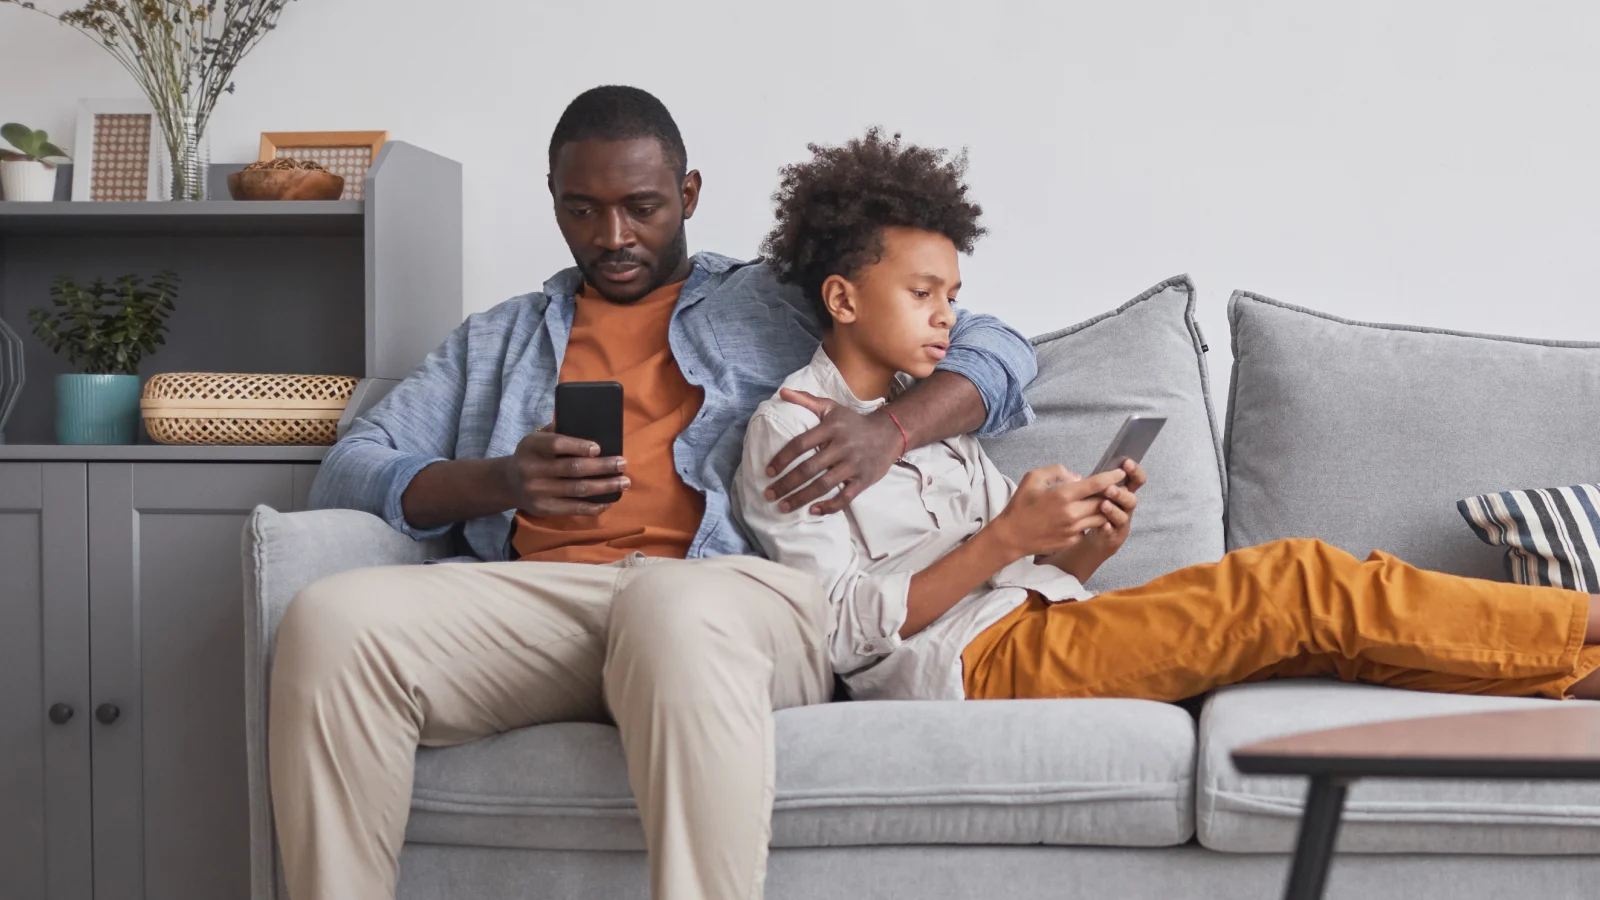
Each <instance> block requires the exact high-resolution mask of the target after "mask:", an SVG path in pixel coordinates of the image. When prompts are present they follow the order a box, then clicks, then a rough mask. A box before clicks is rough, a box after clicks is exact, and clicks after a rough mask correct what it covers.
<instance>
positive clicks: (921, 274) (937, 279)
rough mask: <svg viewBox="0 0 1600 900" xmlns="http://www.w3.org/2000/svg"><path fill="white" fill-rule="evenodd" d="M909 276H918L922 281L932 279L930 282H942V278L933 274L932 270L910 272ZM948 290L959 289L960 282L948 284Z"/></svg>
mask: <svg viewBox="0 0 1600 900" xmlns="http://www.w3.org/2000/svg"><path fill="white" fill-rule="evenodd" d="M911 277H912V278H920V279H922V280H923V281H932V282H934V283H936V284H944V279H943V278H940V277H939V276H937V275H935V274H933V273H932V272H912V273H911ZM950 290H952V291H959V290H961V282H959V281H958V282H956V283H955V284H952V285H950Z"/></svg>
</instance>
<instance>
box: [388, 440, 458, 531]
mask: <svg viewBox="0 0 1600 900" xmlns="http://www.w3.org/2000/svg"><path fill="white" fill-rule="evenodd" d="M445 461H446V460H445V458H444V457H442V456H420V455H407V456H398V457H395V458H394V459H392V460H390V461H389V463H388V465H387V466H385V467H384V468H385V470H386V471H385V472H384V473H383V476H382V477H383V478H384V480H386V481H387V482H388V483H389V495H388V496H387V497H385V498H384V501H383V520H384V521H385V522H388V523H389V527H390V528H393V529H394V530H395V531H398V532H400V533H401V534H403V535H405V536H406V537H408V538H411V539H412V540H414V541H425V540H428V539H429V538H436V537H442V536H444V535H446V534H449V533H450V528H451V526H450V525H440V526H439V527H437V528H428V529H422V528H415V527H412V525H411V523H410V522H407V521H406V513H405V508H404V507H403V506H402V505H401V503H400V498H401V497H402V496H404V495H405V492H406V488H408V487H410V486H411V479H413V478H415V477H417V473H418V472H421V471H422V470H423V469H426V468H427V467H429V466H431V465H433V464H434V463H436V462H445Z"/></svg>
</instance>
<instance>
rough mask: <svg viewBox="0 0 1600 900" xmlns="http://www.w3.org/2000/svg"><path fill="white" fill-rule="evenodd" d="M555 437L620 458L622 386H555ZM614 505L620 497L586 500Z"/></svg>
mask: <svg viewBox="0 0 1600 900" xmlns="http://www.w3.org/2000/svg"><path fill="white" fill-rule="evenodd" d="M556 434H564V435H567V436H568V437H575V438H583V439H584V440H586V441H594V442H595V443H596V444H599V445H600V455H601V456H621V455H622V385H620V384H618V383H617V382H615V381H568V382H565V383H562V384H558V385H556ZM584 499H585V500H586V501H588V502H590V503H615V502H617V501H618V500H621V499H622V494H620V493H611V494H601V495H598V496H594V497H585V498H584Z"/></svg>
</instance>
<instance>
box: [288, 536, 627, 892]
mask: <svg viewBox="0 0 1600 900" xmlns="http://www.w3.org/2000/svg"><path fill="white" fill-rule="evenodd" d="M622 573H623V570H621V569H619V568H615V567H609V566H584V565H574V564H568V563H494V564H470V565H461V564H454V565H437V566H403V567H388V568H375V569H361V570H357V571H353V572H347V573H344V574H342V575H336V576H334V577H332V578H328V579H324V580H322V581H319V582H317V583H315V584H313V585H311V586H310V587H308V588H306V589H305V590H304V591H302V592H301V593H300V594H299V596H297V597H296V598H295V600H294V602H293V603H291V604H290V606H289V609H288V611H287V613H285V615H284V618H283V624H282V625H281V626H279V628H278V632H277V649H276V653H275V655H274V660H273V671H272V697H271V719H270V730H269V765H270V767H271V779H272V800H273V807H274V811H275V817H276V820H277V831H278V842H279V844H280V846H281V848H282V853H283V868H284V876H285V880H286V882H287V884H288V888H289V896H290V898H291V900H390V898H393V897H394V889H395V882H396V880H397V877H398V871H399V870H398V864H399V854H400V847H401V844H402V843H403V842H404V840H405V826H406V819H407V816H408V815H409V812H410V809H411V782H412V769H413V762H414V758H415V754H416V749H417V746H418V744H426V745H435V746H437V745H448V744H456V743H461V742H464V741H468V740H471V739H473V738H477V737H483V736H486V735H490V734H495V733H497V732H501V731H506V730H509V729H512V728H518V727H521V726H525V725H533V724H536V723H540V722H551V721H567V720H592V721H601V720H603V719H604V718H605V706H604V701H603V697H602V693H601V685H600V674H601V666H602V664H603V661H604V649H605V629H606V619H607V615H608V612H609V609H610V605H611V599H612V595H613V594H614V593H615V590H616V582H617V580H618V578H619V577H620V576H621V575H622Z"/></svg>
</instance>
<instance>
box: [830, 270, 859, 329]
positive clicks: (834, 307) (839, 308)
mask: <svg viewBox="0 0 1600 900" xmlns="http://www.w3.org/2000/svg"><path fill="white" fill-rule="evenodd" d="M854 289H855V286H854V285H852V284H851V283H850V282H849V281H848V280H846V279H845V277H844V276H843V275H829V276H828V280H827V281H824V282H823V283H822V305H823V306H824V307H826V308H827V310H828V315H830V316H832V317H833V320H834V321H835V322H844V323H845V324H847V325H848V324H849V323H851V322H854V321H855V320H856V301H855V297H854V296H852V292H853V291H854Z"/></svg>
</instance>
